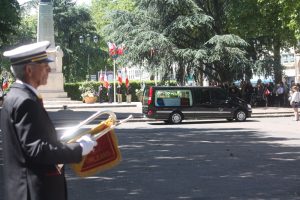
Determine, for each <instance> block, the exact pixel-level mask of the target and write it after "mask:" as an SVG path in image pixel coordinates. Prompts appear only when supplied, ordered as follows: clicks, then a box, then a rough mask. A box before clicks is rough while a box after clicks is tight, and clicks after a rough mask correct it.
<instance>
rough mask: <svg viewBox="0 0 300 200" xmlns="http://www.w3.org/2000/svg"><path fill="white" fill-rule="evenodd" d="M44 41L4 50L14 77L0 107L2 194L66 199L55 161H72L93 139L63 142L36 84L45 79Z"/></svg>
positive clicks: (11, 198) (26, 199)
mask: <svg viewBox="0 0 300 200" xmlns="http://www.w3.org/2000/svg"><path fill="white" fill-rule="evenodd" d="M49 45H50V42H48V41H44V42H39V43H34V44H30V45H25V46H21V47H19V48H16V49H13V50H11V51H6V52H4V54H3V55H4V56H6V57H9V59H10V61H11V65H12V66H11V70H12V72H13V74H14V76H15V77H16V82H15V83H13V84H12V86H11V87H10V91H9V92H8V93H7V95H6V96H5V98H4V103H3V108H2V111H1V129H2V130H1V131H2V135H3V158H4V159H3V160H4V166H3V169H4V173H3V175H4V181H3V182H4V199H5V200H16V199H17V200H50V199H51V200H53V199H55V200H65V199H67V191H66V181H65V176H64V169H63V168H61V167H60V166H59V164H65V163H76V162H79V161H80V160H81V159H82V156H83V155H86V154H88V153H89V152H90V151H92V149H93V147H94V146H95V145H96V143H95V142H94V141H93V140H92V139H91V138H90V136H83V137H82V138H80V139H79V140H77V142H76V143H72V144H63V143H61V142H60V141H59V140H58V138H57V133H56V130H55V127H54V125H53V124H52V122H51V120H50V118H49V116H48V114H47V112H46V110H45V109H44V107H43V104H42V102H41V99H40V96H39V93H38V91H37V88H38V87H39V86H40V85H45V84H47V79H48V74H49V72H50V67H49V65H48V63H49V62H52V60H50V59H49V58H48V56H47V53H46V49H47V48H48V47H49Z"/></svg>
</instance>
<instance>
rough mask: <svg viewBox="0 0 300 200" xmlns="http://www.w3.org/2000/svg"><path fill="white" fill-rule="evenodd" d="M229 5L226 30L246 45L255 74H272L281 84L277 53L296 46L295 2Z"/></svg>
mask: <svg viewBox="0 0 300 200" xmlns="http://www.w3.org/2000/svg"><path fill="white" fill-rule="evenodd" d="M229 6H230V12H229V18H228V19H229V22H230V23H229V25H228V26H229V27H228V29H229V30H230V31H231V32H232V33H235V34H237V35H240V36H241V37H243V38H245V39H246V40H247V41H248V42H249V44H250V45H251V47H250V48H249V50H248V51H249V54H250V56H251V57H252V59H253V60H254V61H257V62H256V65H255V66H256V67H257V68H256V71H264V72H265V74H264V75H268V74H272V75H273V76H274V78H275V81H276V82H279V81H281V80H282V69H283V68H282V66H281V63H280V50H281V49H283V48H288V47H291V46H294V45H296V42H297V40H296V35H297V31H299V26H297V23H298V25H299V14H298V13H299V2H298V1H281V0H241V1H234V2H233V1H231V3H230V4H229ZM249 16H254V17H249ZM297 20H298V22H297Z"/></svg>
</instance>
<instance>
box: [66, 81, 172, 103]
mask: <svg viewBox="0 0 300 200" xmlns="http://www.w3.org/2000/svg"><path fill="white" fill-rule="evenodd" d="M82 83H83V82H77V83H65V84H64V90H65V92H67V93H68V97H70V98H71V99H72V100H77V101H82V97H81V91H80V90H79V86H80V85H81V84H82ZM91 83H92V84H93V87H94V89H95V91H98V88H99V86H100V83H99V82H96V81H91ZM144 83H145V86H154V85H155V82H154V81H145V82H144ZM110 84H112V85H113V83H112V82H110ZM130 85H131V87H132V91H133V93H132V101H139V98H138V96H137V94H136V91H137V90H140V89H141V82H140V81H130ZM158 85H162V84H161V83H159V84H158ZM169 85H176V82H174V81H172V82H169ZM116 87H117V83H116ZM122 91H123V98H122V99H124V100H125V101H126V95H125V91H126V87H125V84H122ZM102 94H103V99H104V101H105V102H107V101H108V96H107V95H106V94H107V89H106V88H103V92H102ZM124 100H123V101H124Z"/></svg>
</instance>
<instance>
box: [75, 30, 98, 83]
mask: <svg viewBox="0 0 300 200" xmlns="http://www.w3.org/2000/svg"><path fill="white" fill-rule="evenodd" d="M85 39H86V41H87V44H88V45H90V44H91V35H90V34H87V35H86V36H85V37H84V36H82V35H81V36H79V42H80V43H81V44H83V42H84V41H85ZM93 42H94V43H97V42H98V36H96V35H95V36H94V37H93ZM87 73H88V80H89V79H90V78H91V77H90V51H87Z"/></svg>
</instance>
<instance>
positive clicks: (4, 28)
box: [0, 0, 21, 46]
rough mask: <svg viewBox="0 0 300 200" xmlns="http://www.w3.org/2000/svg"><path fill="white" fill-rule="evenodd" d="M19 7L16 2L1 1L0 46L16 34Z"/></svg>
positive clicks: (18, 22)
mask: <svg viewBox="0 0 300 200" xmlns="http://www.w3.org/2000/svg"><path fill="white" fill-rule="evenodd" d="M20 20H21V18H20V6H19V3H18V1H17V0H1V6H0V46H2V45H3V44H5V43H7V42H8V41H9V37H10V36H11V35H13V34H16V32H17V28H18V25H19V24H20Z"/></svg>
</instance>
